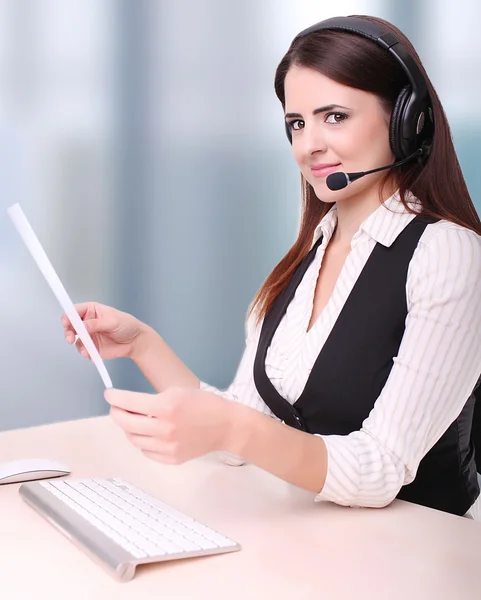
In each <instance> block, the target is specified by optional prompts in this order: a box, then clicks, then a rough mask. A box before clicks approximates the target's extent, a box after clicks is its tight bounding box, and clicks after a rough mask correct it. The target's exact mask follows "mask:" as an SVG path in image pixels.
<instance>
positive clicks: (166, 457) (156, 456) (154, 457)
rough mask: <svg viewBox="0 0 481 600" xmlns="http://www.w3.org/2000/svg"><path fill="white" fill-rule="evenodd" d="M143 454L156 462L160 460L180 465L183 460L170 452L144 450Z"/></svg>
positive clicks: (165, 463)
mask: <svg viewBox="0 0 481 600" xmlns="http://www.w3.org/2000/svg"><path fill="white" fill-rule="evenodd" d="M142 454H143V455H144V456H146V457H147V458H150V459H151V460H155V462H160V463H162V464H164V465H178V464H180V463H181V462H182V461H180V460H179V459H178V458H175V457H173V456H170V455H168V454H162V453H161V452H152V451H151V450H142Z"/></svg>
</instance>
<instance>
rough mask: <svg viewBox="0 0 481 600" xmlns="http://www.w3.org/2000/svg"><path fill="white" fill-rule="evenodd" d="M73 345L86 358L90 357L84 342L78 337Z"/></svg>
mask: <svg viewBox="0 0 481 600" xmlns="http://www.w3.org/2000/svg"><path fill="white" fill-rule="evenodd" d="M75 346H76V347H77V350H78V351H79V352H80V354H81V355H82V356H83V357H85V358H88V359H89V360H90V359H91V356H90V354H89V352H88V350H87V348H86V347H85V346H84V344H83V342H82V340H81V339H80V338H78V339H77V341H76V342H75Z"/></svg>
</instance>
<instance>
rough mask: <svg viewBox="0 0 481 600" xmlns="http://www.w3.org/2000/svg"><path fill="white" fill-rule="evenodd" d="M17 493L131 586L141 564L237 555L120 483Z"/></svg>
mask: <svg viewBox="0 0 481 600" xmlns="http://www.w3.org/2000/svg"><path fill="white" fill-rule="evenodd" d="M19 491H20V494H21V496H22V497H23V499H24V500H25V501H26V502H28V503H29V504H30V505H31V506H32V507H33V508H35V509H36V510H37V511H38V512H39V513H41V514H42V515H43V516H44V517H46V518H47V519H48V520H49V521H50V522H51V523H52V524H53V525H55V526H56V527H58V528H59V529H60V530H61V531H62V532H63V533H64V534H65V535H67V537H69V538H71V539H72V540H73V541H74V542H76V543H77V544H78V545H79V546H81V547H82V548H83V549H84V550H85V551H86V552H87V553H88V554H89V555H91V556H92V557H94V558H96V559H97V560H99V561H100V562H101V563H102V564H103V566H105V567H106V568H107V569H108V570H109V571H110V572H111V573H112V574H113V575H114V576H115V577H117V578H118V579H119V580H121V581H129V580H130V579H132V578H133V577H134V575H135V568H136V566H137V565H139V564H143V563H151V562H158V561H165V560H172V559H178V558H187V557H194V556H205V555H208V554H219V553H224V552H232V551H234V550H240V546H239V544H237V543H236V542H234V541H233V540H231V539H229V538H227V537H225V536H224V535H222V534H221V533H218V532H217V531H214V530H213V529H211V528H210V527H207V526H205V525H203V524H202V523H199V522H198V521H196V520H194V519H192V518H190V517H188V516H187V515H185V514H184V513H182V512H179V511H178V510H175V509H174V508H172V507H171V506H169V505H168V504H165V503H164V502H162V501H160V500H158V499H157V498H154V497H153V496H152V495H150V494H147V493H145V492H144V491H143V490H141V489H139V488H137V487H135V486H134V485H132V484H130V483H127V482H125V481H122V480H121V479H116V478H113V479H103V478H102V479H67V480H59V479H51V480H44V481H38V482H30V483H24V484H23V485H22V486H20V490H19Z"/></svg>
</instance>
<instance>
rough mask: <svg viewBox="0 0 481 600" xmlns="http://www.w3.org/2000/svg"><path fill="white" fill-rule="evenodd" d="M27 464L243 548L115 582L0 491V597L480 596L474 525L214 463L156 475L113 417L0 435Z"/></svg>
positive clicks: (9, 453) (479, 535) (156, 468)
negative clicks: (61, 468)
mask: <svg viewBox="0 0 481 600" xmlns="http://www.w3.org/2000/svg"><path fill="white" fill-rule="evenodd" d="M32 457H35V458H52V459H56V460H60V461H62V462H64V463H66V464H67V465H69V466H70V468H71V469H72V474H71V475H70V477H103V476H105V477H110V476H118V477H122V478H123V479H125V480H127V481H130V482H132V483H133V484H135V485H138V486H140V487H142V488H144V489H145V490H146V491H148V492H150V493H152V494H154V495H156V496H157V497H159V498H161V499H162V500H165V501H166V502H168V503H170V504H172V505H173V506H175V507H176V508H178V509H180V510H183V511H184V512H186V513H187V514H189V515H190V516H192V517H194V518H197V519H198V520H200V521H203V522H205V523H206V524H207V525H210V526H212V527H214V528H215V529H218V530H219V531H221V532H222V533H225V534H226V535H227V536H230V537H231V538H233V539H235V540H237V541H238V542H239V543H240V544H241V545H242V547H243V549H242V550H241V551H240V552H235V553H232V554H225V555H218V556H210V557H202V558H195V559H183V560H180V561H173V562H167V563H158V564H156V565H145V566H141V567H139V568H138V569H137V573H136V576H135V578H134V579H133V580H132V581H130V582H128V583H117V582H116V581H115V580H114V579H112V578H111V577H110V576H109V575H108V574H107V573H106V572H105V571H104V570H103V569H102V568H101V567H99V566H98V565H97V564H96V563H95V562H93V561H92V560H91V559H90V558H88V557H87V556H86V555H84V554H83V552H82V551H81V550H79V549H78V548H77V547H76V546H74V545H73V544H72V543H71V542H70V541H69V540H68V539H67V538H66V537H64V536H63V535H62V534H61V533H59V532H58V531H57V530H56V529H55V528H54V527H52V526H51V525H50V524H49V523H48V522H47V521H46V520H44V519H43V518H42V517H41V516H40V515H38V514H37V513H36V512H35V511H34V510H33V509H32V508H30V507H29V506H28V505H27V504H26V503H24V502H23V500H22V499H21V498H20V496H19V495H18V487H19V484H11V485H5V486H0V573H1V576H0V597H1V598H2V599H3V598H4V599H5V600H20V599H21V600H30V599H31V598H47V597H48V598H49V600H55V599H56V598H68V600H76V599H79V600H80V599H82V600H85V598H89V600H90V599H91V600H97V599H98V600H109V599H114V598H115V600H122V599H123V598H135V599H137V598H138V599H142V600H150V599H151V598H152V599H153V598H155V599H156V600H158V599H159V598H163V599H166V600H167V599H168V600H171V599H175V598H195V599H198V598H208V599H209V600H214V599H215V600H217V599H222V600H237V599H243V600H245V599H247V598H248V597H250V598H253V599H257V598H259V599H260V598H262V599H267V600H270V599H271V598H272V599H274V598H275V599H276V600H281V599H284V598H285V599H289V600H292V599H295V600H310V599H316V600H319V599H320V598H323V599H324V598H326V599H331V598H332V599H335V600H343V599H347V598H349V599H350V600H351V599H352V598H356V599H359V600H361V599H364V598H369V600H376V599H379V600H397V599H403V600H405V599H406V598H409V599H410V600H417V599H420V600H421V599H422V600H430V599H433V600H434V599H435V600H444V599H446V600H453V599H455V598H456V599H457V598H459V599H462V600H471V599H473V600H474V599H477V600H479V598H481V523H476V522H474V521H471V520H468V519H464V518H461V517H455V516H452V515H448V514H445V513H442V512H439V511H435V510H430V509H426V508H423V507H421V506H417V505H414V504H410V503H406V502H400V501H395V502H394V503H393V504H391V505H390V506H389V507H387V508H384V509H349V508H343V507H339V506H335V505H332V504H328V503H315V502H314V501H313V495H312V494H310V493H307V492H304V491H303V490H300V489H298V488H295V487H293V486H290V485H288V484H286V483H284V482H282V481H280V480H278V479H276V478H275V477H273V476H271V475H269V474H267V473H265V472H263V471H261V470H260V469H257V468H256V467H253V466H251V465H247V466H243V467H229V466H227V465H224V464H222V463H221V462H220V461H218V459H217V457H215V456H208V457H205V458H203V459H200V460H196V461H192V462H189V463H186V464H184V465H181V466H175V467H172V466H170V467H169V466H164V465H161V464H158V463H155V462H153V461H151V460H148V459H146V458H145V457H143V455H142V454H141V453H140V452H138V451H137V450H136V449H134V448H133V447H132V446H131V445H130V444H129V443H128V442H127V439H126V438H125V436H124V435H123V433H122V432H121V431H120V430H119V429H118V428H117V427H116V426H115V425H114V423H113V422H112V421H111V420H110V418H109V417H101V418H94V419H86V420H81V421H74V422H69V423H57V424H54V425H48V426H43V427H35V428H31V429H22V430H17V431H9V432H4V433H1V434H0V461H3V460H14V459H18V458H32Z"/></svg>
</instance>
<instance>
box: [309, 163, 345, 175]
mask: <svg viewBox="0 0 481 600" xmlns="http://www.w3.org/2000/svg"><path fill="white" fill-rule="evenodd" d="M340 166H341V163H336V164H319V165H313V166H312V167H311V172H312V174H313V175H314V177H327V176H328V175H330V174H331V173H335V172H336V171H337V169H338V168H339V167H340Z"/></svg>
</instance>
